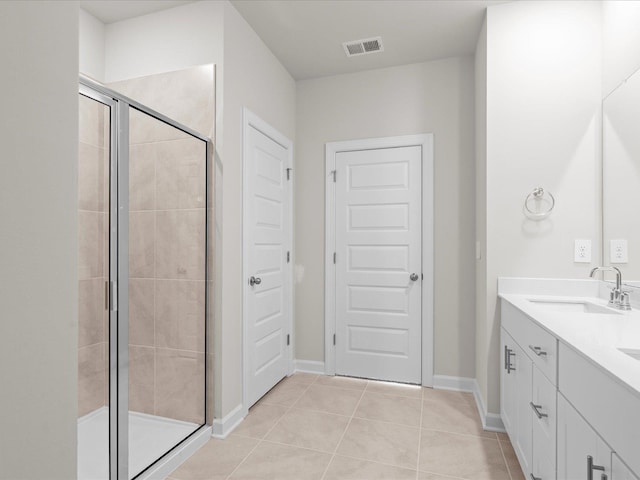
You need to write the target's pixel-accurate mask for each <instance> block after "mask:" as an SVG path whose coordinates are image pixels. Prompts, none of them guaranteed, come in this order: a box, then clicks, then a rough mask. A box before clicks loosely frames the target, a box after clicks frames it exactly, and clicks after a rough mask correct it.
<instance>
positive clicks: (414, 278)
mask: <svg viewBox="0 0 640 480" xmlns="http://www.w3.org/2000/svg"><path fill="white" fill-rule="evenodd" d="M409 278H410V279H411V281H412V282H415V281H417V280H418V278H420V277H419V276H418V274H417V273H412V274H411V275H409Z"/></svg>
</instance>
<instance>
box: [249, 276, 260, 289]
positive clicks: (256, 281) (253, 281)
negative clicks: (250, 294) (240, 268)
mask: <svg viewBox="0 0 640 480" xmlns="http://www.w3.org/2000/svg"><path fill="white" fill-rule="evenodd" d="M261 283H262V279H261V278H260V277H251V278H250V279H249V285H251V286H252V287H253V286H254V285H260V284H261Z"/></svg>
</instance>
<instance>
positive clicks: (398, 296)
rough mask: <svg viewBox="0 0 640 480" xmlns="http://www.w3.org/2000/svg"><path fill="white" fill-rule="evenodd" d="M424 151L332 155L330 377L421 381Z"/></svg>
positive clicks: (416, 148) (415, 148)
mask: <svg viewBox="0 0 640 480" xmlns="http://www.w3.org/2000/svg"><path fill="white" fill-rule="evenodd" d="M421 162H422V150H421V147H420V146H410V147H398V148H381V149H371V150H360V151H350V152H339V153H337V154H336V207H335V208H336V215H335V218H336V226H335V229H336V258H335V262H336V339H335V344H336V374H339V375H349V376H355V377H364V378H374V379H381V380H390V381H396V382H406V383H415V384H419V383H420V382H421V373H422V369H421V359H422V350H421V346H422V341H421V338H422V335H421V330H422V328H421V323H422V322H421V301H422V298H421V283H422V271H421V265H422V249H421V239H422V212H421V200H422V175H421Z"/></svg>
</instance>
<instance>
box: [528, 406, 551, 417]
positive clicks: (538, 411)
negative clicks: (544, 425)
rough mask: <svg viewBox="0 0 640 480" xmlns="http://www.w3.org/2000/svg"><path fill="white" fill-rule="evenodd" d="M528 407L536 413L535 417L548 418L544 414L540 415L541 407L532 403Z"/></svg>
mask: <svg viewBox="0 0 640 480" xmlns="http://www.w3.org/2000/svg"><path fill="white" fill-rule="evenodd" d="M529 405H531V408H532V409H533V411H534V412H536V417H538V418H542V417H548V416H549V415H547V414H546V413H542V412H541V411H540V409H541V408H542V405H536V404H534V403H533V402H529Z"/></svg>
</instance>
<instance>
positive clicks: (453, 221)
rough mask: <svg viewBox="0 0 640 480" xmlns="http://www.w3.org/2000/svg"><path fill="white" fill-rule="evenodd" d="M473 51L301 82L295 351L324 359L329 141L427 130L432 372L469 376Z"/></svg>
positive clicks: (302, 357) (471, 337)
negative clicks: (431, 194)
mask: <svg viewBox="0 0 640 480" xmlns="http://www.w3.org/2000/svg"><path fill="white" fill-rule="evenodd" d="M473 89H474V86H473V58H471V57H462V58H449V59H445V60H439V61H435V62H428V63H419V64H413V65H405V66H401V67H392V68H386V69H379V70H370V71H365V72H360V73H356V74H348V75H338V76H332V77H324V78H318V79H312V80H302V81H299V82H298V83H297V105H296V140H297V143H296V149H297V151H296V154H295V162H296V165H295V172H296V174H295V180H296V183H295V188H296V191H295V199H296V202H295V225H296V227H295V228H296V239H295V241H296V271H297V276H298V278H297V282H298V283H297V285H296V345H295V348H296V358H297V359H298V360H312V361H324V218H325V211H324V210H325V209H324V198H325V196H324V195H325V192H324V185H325V174H324V164H325V153H324V152H325V150H324V146H325V143H327V142H334V141H341V140H353V139H359V138H371V137H387V136H395V135H408V134H418V133H433V134H434V143H435V285H436V287H435V373H436V374H438V375H453V376H461V377H474V376H475V365H474V360H475V358H474V356H475V340H474V339H475V335H474V327H475V322H474V313H475V298H474V293H473V292H474V291H475V276H474V228H475V221H474V206H473V205H474V188H475V186H474V169H475V167H474V126H473V125H474V90H473Z"/></svg>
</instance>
